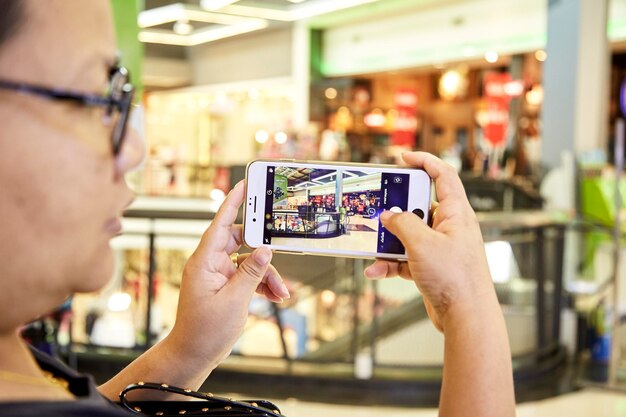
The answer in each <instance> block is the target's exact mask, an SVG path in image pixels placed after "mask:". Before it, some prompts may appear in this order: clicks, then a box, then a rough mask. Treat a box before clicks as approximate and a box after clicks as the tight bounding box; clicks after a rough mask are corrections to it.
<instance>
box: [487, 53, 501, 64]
mask: <svg viewBox="0 0 626 417" xmlns="http://www.w3.org/2000/svg"><path fill="white" fill-rule="evenodd" d="M498 58H499V56H498V53H497V52H496V51H487V53H485V61H487V62H489V63H490V64H493V63H495V62H498Z"/></svg>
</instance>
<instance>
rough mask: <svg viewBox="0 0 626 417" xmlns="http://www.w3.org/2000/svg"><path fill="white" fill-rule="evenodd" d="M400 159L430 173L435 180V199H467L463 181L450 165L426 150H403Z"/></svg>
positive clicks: (441, 200)
mask: <svg viewBox="0 0 626 417" xmlns="http://www.w3.org/2000/svg"><path fill="white" fill-rule="evenodd" d="M402 159H404V161H405V162H406V163H408V164H409V165H412V166H414V167H417V168H423V169H424V170H425V171H426V172H427V173H428V175H430V177H431V178H432V179H433V181H435V190H436V193H437V199H438V200H439V201H440V202H443V201H444V200H446V199H464V200H467V197H466V196H465V189H464V188H463V183H462V182H461V179H460V178H459V175H458V173H457V172H456V169H454V167H452V165H450V164H448V163H446V162H444V161H442V160H441V159H439V158H437V157H436V156H435V155H432V154H430V153H427V152H405V153H403V154H402Z"/></svg>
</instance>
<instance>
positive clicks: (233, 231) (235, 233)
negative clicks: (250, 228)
mask: <svg viewBox="0 0 626 417" xmlns="http://www.w3.org/2000/svg"><path fill="white" fill-rule="evenodd" d="M230 235H231V237H230V239H229V240H228V243H227V244H226V253H227V254H229V255H231V254H233V253H235V252H237V251H238V250H239V248H240V247H241V245H242V244H243V226H242V225H240V224H235V225H233V227H231V228H230ZM242 262H243V261H242Z"/></svg>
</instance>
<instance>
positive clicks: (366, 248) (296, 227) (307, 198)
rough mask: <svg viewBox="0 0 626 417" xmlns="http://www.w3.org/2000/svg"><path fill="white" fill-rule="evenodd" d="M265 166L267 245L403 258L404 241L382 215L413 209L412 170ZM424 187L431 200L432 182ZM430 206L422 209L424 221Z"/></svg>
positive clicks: (265, 233)
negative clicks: (388, 229) (393, 232)
mask: <svg viewBox="0 0 626 417" xmlns="http://www.w3.org/2000/svg"><path fill="white" fill-rule="evenodd" d="M265 167H266V169H265V181H264V182H265V199H264V202H265V207H264V211H263V214H264V215H263V220H264V225H263V232H262V233H263V238H262V244H264V245H271V246H272V247H275V248H289V249H297V250H300V251H305V252H307V251H308V252H328V251H332V253H339V254H341V253H345V254H352V255H376V254H390V255H404V253H405V249H404V247H403V246H402V243H401V242H400V240H399V239H398V238H397V237H395V236H394V235H393V234H391V233H389V232H388V231H387V230H386V229H385V228H384V227H383V226H382V224H381V222H380V220H379V216H380V214H381V213H382V212H383V211H384V210H391V211H396V212H400V211H406V210H409V209H411V210H413V209H414V207H410V206H409V198H410V197H409V194H410V192H409V191H410V188H411V184H410V182H411V174H410V172H411V170H407V169H404V170H402V169H397V170H395V171H396V172H385V171H384V170H383V171H381V170H380V169H367V168H361V167H347V166H329V167H311V166H301V165H300V166H290V165H278V164H276V165H271V164H268V165H266V166H265ZM413 171H414V170H413ZM259 174H261V172H259ZM424 174H425V173H424ZM425 177H426V178H427V176H426V175H425ZM260 180H261V178H259V179H258V180H257V181H259V182H261V181H260ZM425 187H426V190H425V192H426V193H427V198H428V200H429V195H430V194H429V190H430V188H429V187H430V181H429V180H428V182H427V185H426V186H425ZM423 188H424V187H423ZM421 204H424V203H421ZM428 204H429V201H426V203H425V205H424V206H423V210H422V209H417V210H420V211H422V213H421V215H422V217H424V215H425V214H424V211H425V212H426V213H427V211H428ZM259 211H260V210H259Z"/></svg>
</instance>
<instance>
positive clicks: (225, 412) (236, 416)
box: [120, 382, 284, 417]
mask: <svg viewBox="0 0 626 417" xmlns="http://www.w3.org/2000/svg"><path fill="white" fill-rule="evenodd" d="M150 390H152V391H161V392H164V393H167V394H168V395H169V397H168V400H164V401H130V400H129V399H128V394H129V393H131V392H133V391H143V392H147V391H150ZM189 400H192V401H189ZM198 400H200V401H198ZM120 402H121V403H122V406H124V407H125V408H126V409H127V410H129V411H131V412H132V413H133V414H141V415H149V416H163V417H168V416H177V417H180V416H181V415H183V414H185V415H200V416H219V417H284V416H283V415H282V414H281V413H280V410H279V409H278V407H276V406H275V405H274V404H273V403H271V402H269V401H266V400H240V401H236V400H233V399H232V398H224V397H218V396H217V395H213V394H211V393H210V392H207V393H202V392H198V391H192V390H189V389H183V388H178V387H174V386H171V385H167V384H156V383H151V382H138V383H136V384H130V385H129V386H127V387H126V388H124V390H123V391H122V392H121V393H120Z"/></svg>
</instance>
